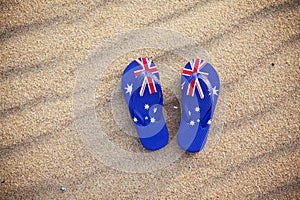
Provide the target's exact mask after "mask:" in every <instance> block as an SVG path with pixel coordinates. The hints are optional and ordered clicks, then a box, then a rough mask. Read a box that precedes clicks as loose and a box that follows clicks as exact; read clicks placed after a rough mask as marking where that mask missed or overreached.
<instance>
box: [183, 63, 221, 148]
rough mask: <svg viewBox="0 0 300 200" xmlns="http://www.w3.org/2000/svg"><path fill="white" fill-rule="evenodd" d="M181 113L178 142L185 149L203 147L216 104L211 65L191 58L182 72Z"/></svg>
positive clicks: (214, 74)
mask: <svg viewBox="0 0 300 200" xmlns="http://www.w3.org/2000/svg"><path fill="white" fill-rule="evenodd" d="M181 83H182V85H181V86H182V116H181V121H180V126H179V130H178V144H179V145H180V146H181V147H182V148H183V149H184V150H185V151H188V152H199V151H200V150H202V149H203V147H204V145H205V143H206V139H207V135H208V132H209V128H210V124H211V122H212V117H213V112H214V110H215V107H216V103H217V99H218V92H219V89H220V80H219V76H218V74H217V72H216V70H215V69H214V68H213V66H212V65H211V64H209V63H207V62H205V61H204V60H200V59H194V60H192V61H190V62H188V63H187V64H186V66H185V67H184V69H183V72H182V78H181Z"/></svg>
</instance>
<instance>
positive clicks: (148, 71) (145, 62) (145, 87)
mask: <svg viewBox="0 0 300 200" xmlns="http://www.w3.org/2000/svg"><path fill="white" fill-rule="evenodd" d="M122 88H123V93H124V96H125V99H126V102H127V105H128V108H129V111H130V114H131V117H132V120H133V122H134V124H135V127H136V130H137V133H138V136H139V138H140V141H141V143H142V145H143V146H144V147H145V148H146V149H148V150H158V149H161V148H162V147H164V146H165V145H166V144H168V140H169V135H168V128H167V126H166V122H165V119H164V116H163V112H162V107H163V94H162V89H161V85H160V81H159V74H158V71H157V68H156V66H155V64H154V62H153V61H152V60H151V59H149V58H138V59H136V60H134V61H132V62H131V63H130V64H129V65H128V66H127V67H126V69H125V70H124V73H123V75H122Z"/></svg>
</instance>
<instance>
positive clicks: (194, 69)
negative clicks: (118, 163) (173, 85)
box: [182, 58, 208, 99]
mask: <svg viewBox="0 0 300 200" xmlns="http://www.w3.org/2000/svg"><path fill="white" fill-rule="evenodd" d="M205 65H206V61H204V60H200V59H198V58H197V59H195V60H193V61H191V62H190V63H189V65H187V66H185V67H184V69H183V71H182V75H184V76H192V75H193V74H195V73H200V74H202V75H203V76H205V77H206V78H208V73H205V72H201V71H200V70H201V69H202V68H203V67H204V66H205ZM189 67H190V69H189ZM183 85H184V83H183ZM183 85H182V87H183ZM195 88H197V90H198V92H199V94H200V98H201V99H203V98H204V94H203V91H202V88H201V86H200V83H199V80H198V78H197V77H194V79H193V80H192V81H191V82H190V83H189V86H188V89H187V95H188V96H194V94H195Z"/></svg>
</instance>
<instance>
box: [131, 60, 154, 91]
mask: <svg viewBox="0 0 300 200" xmlns="http://www.w3.org/2000/svg"><path fill="white" fill-rule="evenodd" d="M135 61H136V62H137V63H138V64H139V65H140V66H141V67H142V69H140V70H136V71H134V76H135V77H138V75H140V74H141V73H144V72H150V73H153V74H154V73H158V71H157V68H156V66H151V62H152V61H151V60H150V59H149V58H142V60H141V61H140V60H139V59H136V60H135ZM146 86H148V89H149V92H150V94H153V93H156V92H157V90H156V86H155V82H154V80H153V78H151V77H149V76H148V75H147V74H146V75H145V78H144V80H143V84H142V87H141V90H140V96H143V95H144V92H145V89H146Z"/></svg>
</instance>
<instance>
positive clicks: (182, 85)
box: [181, 82, 185, 90]
mask: <svg viewBox="0 0 300 200" xmlns="http://www.w3.org/2000/svg"><path fill="white" fill-rule="evenodd" d="M184 85H185V82H183V83H181V89H182V90H183V87H184Z"/></svg>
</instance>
